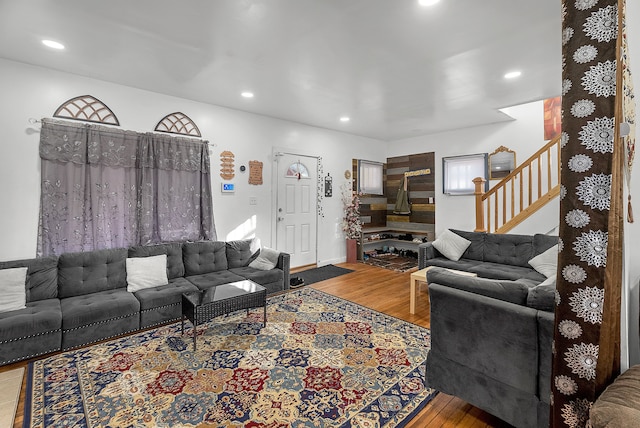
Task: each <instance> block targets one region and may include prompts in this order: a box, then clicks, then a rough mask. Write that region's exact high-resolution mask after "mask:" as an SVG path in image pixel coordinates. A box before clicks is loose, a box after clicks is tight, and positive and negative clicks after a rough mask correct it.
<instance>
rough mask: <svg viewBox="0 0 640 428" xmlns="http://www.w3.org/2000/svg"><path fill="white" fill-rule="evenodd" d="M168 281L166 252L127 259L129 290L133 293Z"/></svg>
mask: <svg viewBox="0 0 640 428" xmlns="http://www.w3.org/2000/svg"><path fill="white" fill-rule="evenodd" d="M168 283H169V279H168V278H167V255H166V254H160V255H158V256H150V257H133V258H129V259H127V291H129V292H131V293H133V292H136V291H139V290H144V289H145V288H153V287H157V286H159V285H166V284H168Z"/></svg>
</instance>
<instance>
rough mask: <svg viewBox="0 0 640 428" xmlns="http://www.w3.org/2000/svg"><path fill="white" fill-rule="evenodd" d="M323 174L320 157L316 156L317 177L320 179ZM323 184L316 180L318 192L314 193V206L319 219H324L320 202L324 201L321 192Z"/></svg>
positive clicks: (321, 181)
mask: <svg viewBox="0 0 640 428" xmlns="http://www.w3.org/2000/svg"><path fill="white" fill-rule="evenodd" d="M323 174H324V165H322V157H321V156H318V177H322V175H323ZM323 184H324V181H323V180H318V190H317V192H316V195H317V198H318V199H317V201H318V203H317V204H316V205H317V207H318V216H320V217H324V208H323V207H322V201H323V200H324V192H323V191H322V186H323Z"/></svg>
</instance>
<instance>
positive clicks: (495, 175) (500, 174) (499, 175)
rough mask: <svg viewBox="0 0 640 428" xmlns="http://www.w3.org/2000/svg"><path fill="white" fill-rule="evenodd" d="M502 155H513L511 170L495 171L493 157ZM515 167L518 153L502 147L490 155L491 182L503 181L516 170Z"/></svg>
mask: <svg viewBox="0 0 640 428" xmlns="http://www.w3.org/2000/svg"><path fill="white" fill-rule="evenodd" d="M502 153H505V154H507V155H508V154H511V155H512V159H511V160H510V162H509V169H499V170H498V169H494V167H493V162H492V160H493V157H494V156H496V155H498V154H502ZM503 156H504V155H503ZM515 167H516V152H515V151H513V150H511V149H509V148H507V147H505V146H500V147H498V148H497V149H496V150H495V151H494V152H493V153H491V154H490V155H489V180H502V179H503V178H505V177H506V176H507V175H509V174H510V173H511V171H513V170H514V169H515Z"/></svg>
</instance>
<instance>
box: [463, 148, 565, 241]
mask: <svg viewBox="0 0 640 428" xmlns="http://www.w3.org/2000/svg"><path fill="white" fill-rule="evenodd" d="M473 182H474V184H475V195H476V228H475V231H476V232H492V233H506V232H508V231H510V230H511V229H513V228H514V227H516V226H517V225H519V224H520V223H522V222H523V221H524V220H526V219H527V218H528V217H529V216H531V215H532V214H533V213H534V212H536V211H538V210H539V209H540V208H542V207H543V206H545V205H546V204H547V203H549V201H551V200H552V199H553V198H555V197H556V196H558V195H559V194H560V137H559V136H558V137H556V138H554V139H552V140H551V141H549V142H548V143H547V144H545V145H544V146H543V147H542V148H540V150H538V151H537V152H535V153H534V154H533V155H531V157H529V159H527V160H526V161H524V162H523V163H522V164H520V165H519V166H518V167H517V168H515V169H514V170H513V171H511V173H510V174H509V175H507V176H506V177H505V178H503V179H502V180H500V182H499V183H498V184H496V185H495V186H493V187H492V188H491V189H490V190H489V191H487V192H486V193H485V192H484V183H485V182H486V180H485V179H484V178H482V177H477V178H475V179H474V180H473ZM485 222H486V227H485Z"/></svg>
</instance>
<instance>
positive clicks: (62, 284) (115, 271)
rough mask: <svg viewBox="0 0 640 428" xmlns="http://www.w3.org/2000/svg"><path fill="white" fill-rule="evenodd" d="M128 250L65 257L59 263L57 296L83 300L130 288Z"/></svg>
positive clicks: (118, 249) (112, 250)
mask: <svg viewBox="0 0 640 428" xmlns="http://www.w3.org/2000/svg"><path fill="white" fill-rule="evenodd" d="M126 260H127V249H126V248H116V249H109V250H96V251H89V252H86V253H66V254H62V255H61V256H60V257H59V259H58V296H59V297H60V298H61V299H62V298H66V297H73V296H81V295H85V294H92V293H97V292H100V291H106V290H115V289H118V288H125V287H126V286H127V269H126V266H125V261H126Z"/></svg>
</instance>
